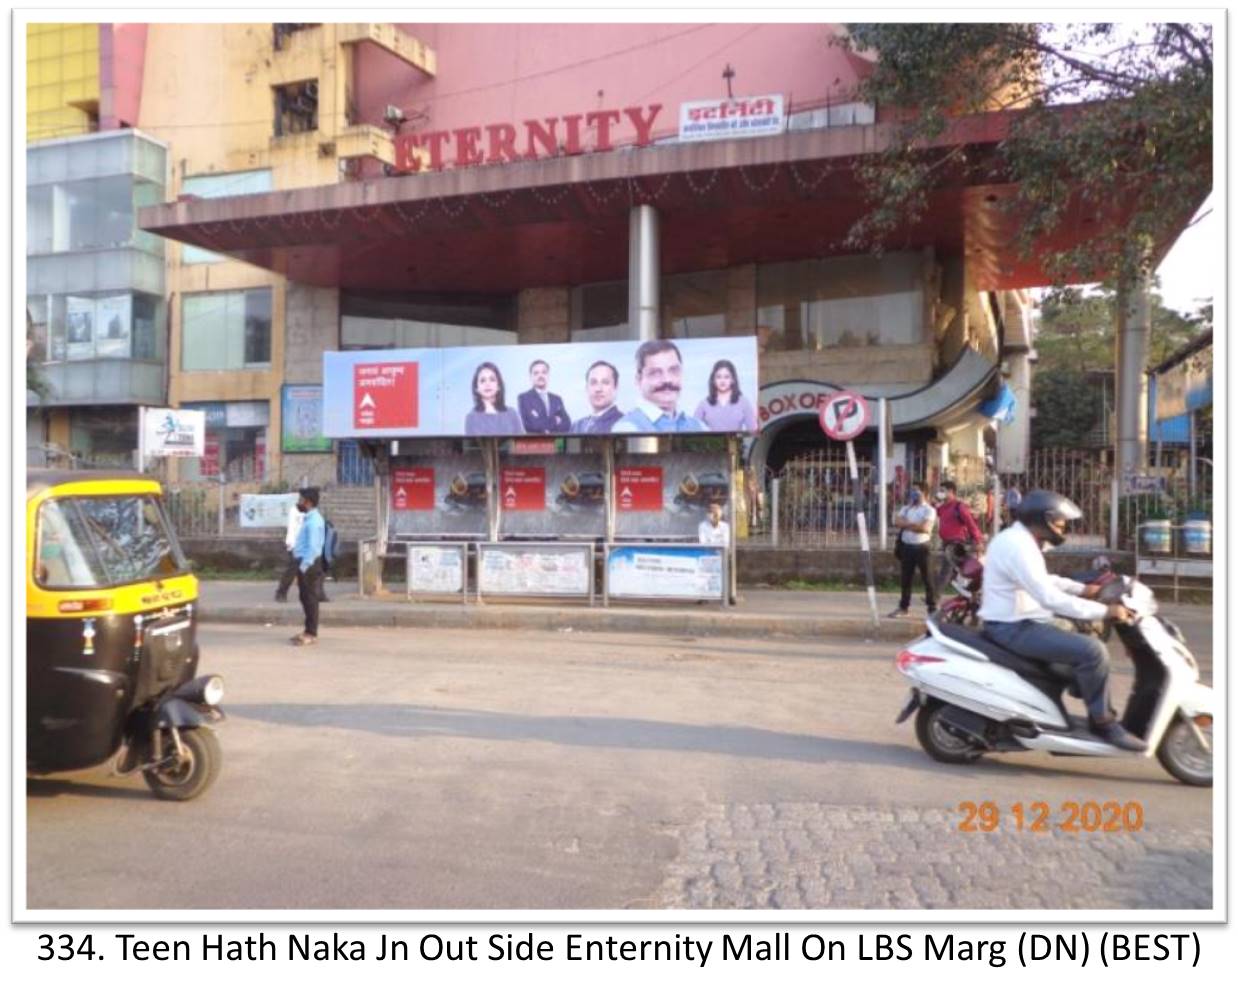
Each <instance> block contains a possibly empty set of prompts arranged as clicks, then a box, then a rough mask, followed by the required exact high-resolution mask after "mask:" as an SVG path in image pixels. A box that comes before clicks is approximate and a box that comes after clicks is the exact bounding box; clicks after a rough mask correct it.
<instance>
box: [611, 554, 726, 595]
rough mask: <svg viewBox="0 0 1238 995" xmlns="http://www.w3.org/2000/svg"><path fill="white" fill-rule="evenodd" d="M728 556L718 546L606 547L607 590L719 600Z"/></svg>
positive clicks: (619, 593) (618, 593) (631, 593)
mask: <svg viewBox="0 0 1238 995" xmlns="http://www.w3.org/2000/svg"><path fill="white" fill-rule="evenodd" d="M725 556H726V551H725V550H723V549H721V548H719V547H716V546H696V547H691V546H646V545H639V546H612V547H610V548H609V549H608V550H607V551H606V594H607V596H608V597H612V598H657V599H664V598H683V599H686V600H689V601H696V600H717V599H720V598H721V597H722V572H723V566H724V559H725Z"/></svg>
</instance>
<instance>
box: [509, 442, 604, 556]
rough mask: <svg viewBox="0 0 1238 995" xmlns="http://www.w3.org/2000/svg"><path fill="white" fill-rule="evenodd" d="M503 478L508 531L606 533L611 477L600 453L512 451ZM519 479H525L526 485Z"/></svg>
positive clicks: (523, 533)
mask: <svg viewBox="0 0 1238 995" xmlns="http://www.w3.org/2000/svg"><path fill="white" fill-rule="evenodd" d="M499 479H500V484H499V493H500V496H501V500H500V502H499V506H500V508H501V510H502V514H503V518H502V526H501V530H502V532H503V533H504V534H505V535H512V536H543V537H544V536H573V537H579V536H601V535H605V533H606V477H605V473H604V470H603V467H602V458H601V457H600V456H596V455H557V456H554V457H542V458H538V457H535V456H526V457H520V456H514V457H507V458H506V459H505V460H504V462H503V465H502V467H500V470H499ZM519 481H524V482H525V483H524V485H523V489H522V490H521V489H518V488H519V487H520V485H519V483H518V482H519ZM509 490H512V491H515V493H509Z"/></svg>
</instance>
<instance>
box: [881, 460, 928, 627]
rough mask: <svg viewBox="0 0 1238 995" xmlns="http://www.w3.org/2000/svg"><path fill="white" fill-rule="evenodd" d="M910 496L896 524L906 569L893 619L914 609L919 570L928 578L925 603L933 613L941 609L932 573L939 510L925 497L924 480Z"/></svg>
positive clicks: (896, 548) (901, 562) (896, 545)
mask: <svg viewBox="0 0 1238 995" xmlns="http://www.w3.org/2000/svg"><path fill="white" fill-rule="evenodd" d="M907 497H908V503H907V504H905V505H903V507H901V508H900V509H899V510H898V514H897V515H896V516H895V517H894V525H895V527H896V528H897V529H898V530H899V533H898V539H897V541H896V542H895V543H894V555H895V556H896V557H897V559H898V561H899V565H900V567H901V568H902V570H901V573H900V576H899V579H900V581H901V582H902V588H903V592H902V597H901V598H899V602H898V607H897V608H896V609H894V611H892V612H890V615H889V617H890V618H901V617H902V616H904V615H906V614H907V613H908V611H909V610H910V609H911V582H912V580H913V579H914V578H915V573H916V570H917V569H918V570H919V571H920V576H921V577H923V578H924V603H925V604H926V605H927V606H928V612H929V614H930V615H931V614H933V612H935V611H936V610H937V593H936V592H935V591H934V590H933V577H932V574H931V573H930V572H929V543H931V542H932V541H933V524H934V523H935V522H936V521H937V512H936V511H934V510H933V506H932V505H931V504H929V503H928V502H927V501H926V500H925V499H924V485H923V484H922V483H916V484H913V485H912V487H911V492H910V493H909V494H908V495H907Z"/></svg>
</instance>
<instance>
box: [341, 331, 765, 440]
mask: <svg viewBox="0 0 1238 995" xmlns="http://www.w3.org/2000/svg"><path fill="white" fill-rule="evenodd" d="M757 396H758V375H757V340H756V338H755V337H754V336H745V337H738V336H736V337H726V338H701V339H673V340H672V339H665V340H659V341H657V342H645V343H641V342H637V341H634V340H625V341H618V342H565V343H558V344H553V345H512V346H498V345H492V346H462V347H459V348H452V349H385V350H379V351H360V352H358V351H351V352H328V353H325V354H324V355H323V397H324V411H323V435H324V437H325V438H327V439H355V438H401V437H409V436H417V437H423V438H455V437H462V436H471V437H491V438H514V437H536V436H542V437H554V436H572V435H577V436H583V435H601V434H628V435H668V434H672V433H686V434H748V435H751V434H755V433H756V431H757V414H756V401H757Z"/></svg>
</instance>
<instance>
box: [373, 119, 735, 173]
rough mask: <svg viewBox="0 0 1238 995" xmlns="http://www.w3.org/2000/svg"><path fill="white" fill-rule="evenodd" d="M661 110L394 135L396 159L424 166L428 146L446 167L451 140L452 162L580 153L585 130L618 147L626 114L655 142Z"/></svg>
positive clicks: (599, 146)
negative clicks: (616, 136) (655, 124)
mask: <svg viewBox="0 0 1238 995" xmlns="http://www.w3.org/2000/svg"><path fill="white" fill-rule="evenodd" d="M745 106H746V105H745ZM661 110H662V105H661V104H649V105H647V106H645V107H625V108H623V110H622V111H620V110H595V111H588V112H587V113H583V114H565V115H563V116H562V117H547V118H541V119H530V120H526V121H522V122H521V123H520V126H519V127H520V128H522V129H523V133H520V132H518V126H517V125H514V124H510V123H507V122H496V123H494V124H487V125H484V126H469V127H464V128H455V129H453V130H451V131H422V132H417V133H416V134H408V135H396V136H395V139H394V143H395V165H396V169H398V170H400V171H402V172H417V171H418V170H419V169H421V168H422V167H421V161H420V159H419V158H418V157H417V153H418V152H421V151H425V152H428V153H429V160H430V163H429V168H430V169H431V170H440V169H443V168H444V167H445V166H447V165H448V158H447V148H448V146H454V151H455V157H454V159H453V160H451V164H452V165H455V166H476V165H479V164H481V163H483V162H487V163H493V162H512V161H515V160H517V159H520V158H526V159H535V158H537V157H538V156H539V155H546V156H555V155H580V153H582V152H584V151H585V146H584V142H583V140H582V134H583V133H585V132H592V133H593V149H592V150H593V151H594V152H609V151H610V150H611V149H613V148H614V141H613V134H612V129H613V128H614V127H616V126H618V125H620V124H622V123H623V121H624V119H625V118H626V119H627V122H628V123H629V124H631V126H632V128H633V129H634V130H635V132H636V140H635V142H634V144H635V145H636V146H637V147H642V146H645V145H649V144H651V143H652V142H653V122H654V120H655V119H656V118H657V116H658V112H659V111H661ZM560 125H562V127H561V128H560ZM582 126H583V127H582ZM483 132H484V135H483ZM483 141H484V143H485V147H484V148H483V146H482V143H483Z"/></svg>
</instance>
